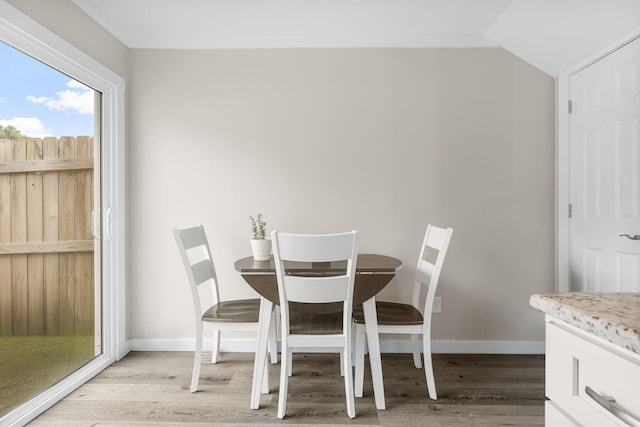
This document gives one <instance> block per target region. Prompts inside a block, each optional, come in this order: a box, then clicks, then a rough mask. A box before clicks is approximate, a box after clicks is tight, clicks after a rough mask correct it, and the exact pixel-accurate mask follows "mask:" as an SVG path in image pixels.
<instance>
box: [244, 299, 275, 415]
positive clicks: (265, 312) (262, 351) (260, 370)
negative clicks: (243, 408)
mask: <svg viewBox="0 0 640 427" xmlns="http://www.w3.org/2000/svg"><path fill="white" fill-rule="evenodd" d="M272 310H273V303H271V302H270V301H269V300H267V299H265V298H262V300H261V302H260V316H259V321H258V322H259V326H258V336H257V340H256V341H257V342H256V354H255V358H254V362H253V380H252V384H251V403H250V404H249V408H251V409H258V408H259V407H260V392H261V391H262V390H264V388H265V384H264V383H265V381H264V379H265V378H268V375H267V374H265V371H266V367H267V344H268V334H269V326H270V324H271V312H272ZM260 383H262V384H260ZM259 386H260V387H259ZM267 387H268V384H267Z"/></svg>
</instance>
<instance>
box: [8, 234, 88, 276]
mask: <svg viewBox="0 0 640 427" xmlns="http://www.w3.org/2000/svg"><path fill="white" fill-rule="evenodd" d="M63 252H65V253H68V252H93V240H68V241H64V240H61V241H54V242H24V243H0V255H16V254H57V253H63ZM56 265H57V262H56ZM57 278H58V275H57V274H56V280H57Z"/></svg>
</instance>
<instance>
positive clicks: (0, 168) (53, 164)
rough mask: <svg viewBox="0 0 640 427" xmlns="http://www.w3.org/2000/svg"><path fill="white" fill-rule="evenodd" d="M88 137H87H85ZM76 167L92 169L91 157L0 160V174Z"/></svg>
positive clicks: (72, 168) (74, 168)
mask: <svg viewBox="0 0 640 427" xmlns="http://www.w3.org/2000/svg"><path fill="white" fill-rule="evenodd" d="M85 138H88V137H85ZM76 169H93V160H92V159H79V160H76V159H71V160H39V161H38V160H35V161H33V160H32V161H26V162H0V175H1V174H7V173H17V172H46V171H55V172H57V171H61V170H76Z"/></svg>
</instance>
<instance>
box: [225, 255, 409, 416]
mask: <svg viewBox="0 0 640 427" xmlns="http://www.w3.org/2000/svg"><path fill="white" fill-rule="evenodd" d="M401 267H402V261H400V260H399V259H397V258H394V257H391V256H387V255H380V254H358V259H357V262H356V277H355V283H354V292H353V305H354V307H357V306H359V305H362V309H363V313H364V318H365V330H366V335H367V343H368V348H369V364H370V366H371V378H372V382H373V393H374V399H375V403H376V408H377V409H379V410H381V409H385V398H384V384H383V379H382V361H381V358H380V340H379V336H378V327H377V323H378V320H377V315H376V302H375V296H376V295H377V294H378V292H380V291H381V290H382V289H383V288H384V287H385V286H387V284H389V282H391V280H392V279H393V277H394V276H395V274H396V272H397V271H398V270H399V269H400V268H401ZM235 269H236V271H238V272H239V273H240V275H241V276H242V278H243V279H244V280H245V281H246V282H247V283H248V284H249V286H251V288H253V289H254V290H255V291H256V292H257V293H258V294H259V295H260V297H261V302H260V314H259V327H258V336H257V349H256V355H255V361H254V367H253V381H252V386H251V404H250V408H251V409H258V408H259V407H260V392H261V390H263V381H265V379H266V377H267V375H266V371H265V370H266V369H267V363H266V362H267V343H268V341H269V339H268V338H269V336H268V335H269V328H270V326H271V318H272V315H271V314H272V312H273V310H274V308H275V306H277V305H278V304H279V303H280V301H279V295H278V282H277V278H276V266H275V262H274V259H273V256H271V257H270V258H269V259H268V260H264V261H259V260H255V259H254V258H253V257H252V256H250V257H246V258H241V259H239V260H237V261H236V262H235ZM345 270H346V261H340V262H320V263H316V262H314V263H301V262H286V263H285V272H286V274H298V275H307V274H310V275H336V274H341V273H344V271H345ZM327 307H329V308H327ZM341 309H342V307H341V304H338V305H337V306H336V308H335V310H341ZM290 310H296V311H305V312H327V310H329V311H330V310H331V307H330V306H326V305H323V306H320V305H315V304H299V305H293V304H292V305H290ZM345 374H346V373H345Z"/></svg>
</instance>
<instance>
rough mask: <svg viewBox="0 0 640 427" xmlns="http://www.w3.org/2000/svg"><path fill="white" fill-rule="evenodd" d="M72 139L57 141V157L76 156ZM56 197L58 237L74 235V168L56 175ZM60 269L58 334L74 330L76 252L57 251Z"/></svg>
mask: <svg viewBox="0 0 640 427" xmlns="http://www.w3.org/2000/svg"><path fill="white" fill-rule="evenodd" d="M75 151H76V144H75V139H73V138H69V137H63V138H60V140H59V141H58V157H59V158H61V159H72V158H74V157H75ZM58 196H59V197H58V200H59V206H58V209H59V228H58V238H59V239H60V240H74V239H75V224H74V223H75V217H76V211H75V199H76V180H75V176H74V173H73V172H67V171H62V172H60V173H59V175H58ZM59 260H60V262H59V265H60V270H59V271H58V278H59V283H58V286H59V289H60V334H63V335H64V334H73V333H75V314H74V310H75V308H76V286H75V256H74V255H73V254H60V255H59Z"/></svg>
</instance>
